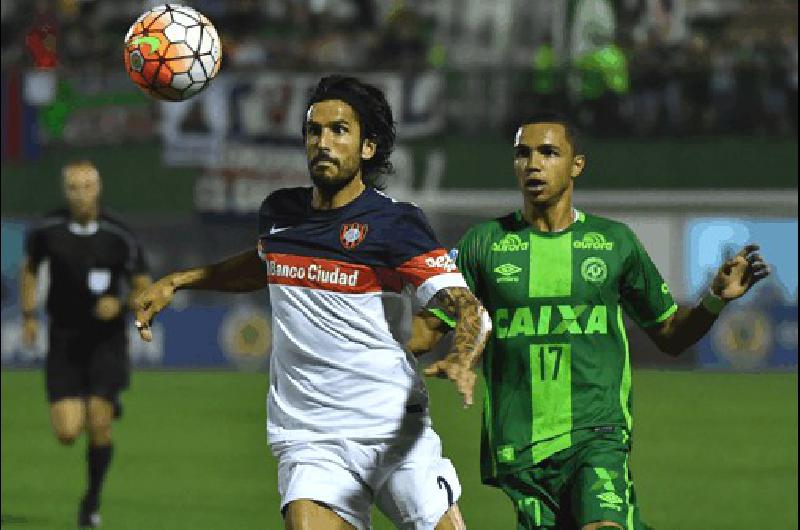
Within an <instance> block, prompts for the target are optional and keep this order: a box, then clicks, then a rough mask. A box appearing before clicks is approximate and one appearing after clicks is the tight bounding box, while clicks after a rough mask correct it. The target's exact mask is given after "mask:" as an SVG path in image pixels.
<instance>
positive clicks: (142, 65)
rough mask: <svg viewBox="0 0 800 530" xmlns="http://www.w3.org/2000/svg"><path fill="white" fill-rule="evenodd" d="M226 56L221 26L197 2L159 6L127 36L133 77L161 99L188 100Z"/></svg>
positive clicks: (127, 61) (127, 57) (127, 58)
mask: <svg viewBox="0 0 800 530" xmlns="http://www.w3.org/2000/svg"><path fill="white" fill-rule="evenodd" d="M221 59H222V50H221V47H220V42H219V36H218V35H217V30H216V29H214V26H213V25H212V24H211V22H210V21H209V20H208V19H207V18H206V17H205V15H203V14H202V13H199V12H198V11H195V10H194V9H192V8H191V7H186V6H180V5H177V4H164V5H160V6H157V7H154V8H153V9H151V10H150V11H147V12H146V13H144V14H143V15H142V16H140V17H139V18H138V19H137V20H136V22H134V23H133V25H132V26H131V29H129V30H128V34H127V35H125V70H126V71H127V72H128V76H129V77H130V78H131V81H133V82H134V83H136V85H137V86H138V87H139V88H141V89H142V90H143V91H144V92H145V93H147V94H149V95H151V96H153V97H155V98H158V99H163V100H167V101H183V100H185V99H189V98H190V97H192V96H194V95H195V94H197V93H198V92H200V91H201V90H203V89H204V88H205V87H207V86H208V84H209V83H210V82H211V80H212V79H213V78H214V76H215V75H217V72H219V65H220V61H221Z"/></svg>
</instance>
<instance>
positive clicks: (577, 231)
mask: <svg viewBox="0 0 800 530" xmlns="http://www.w3.org/2000/svg"><path fill="white" fill-rule="evenodd" d="M457 252H458V254H457V256H456V263H457V264H458V267H459V269H460V270H461V272H462V273H463V275H464V278H465V279H466V281H467V284H468V285H469V286H470V288H471V289H472V290H473V292H474V293H475V294H476V295H477V297H478V298H479V299H480V300H481V302H482V303H483V305H484V306H485V307H486V309H487V310H488V311H489V313H490V314H491V316H492V322H493V325H494V328H493V331H492V334H491V337H490V338H489V341H488V343H487V346H486V349H485V350H484V354H483V373H484V380H485V384H486V388H485V390H486V392H485V396H486V397H485V400H484V420H483V440H482V448H481V453H482V454H481V470H482V476H483V479H484V481H486V482H492V479H493V478H494V477H497V476H498V475H499V474H505V473H509V472H513V471H516V470H519V469H522V468H525V467H529V466H530V465H531V464H535V463H537V462H540V461H541V460H543V459H545V458H547V457H548V456H550V455H552V454H553V453H555V452H557V451H560V450H562V449H565V448H567V447H570V446H571V445H573V444H575V443H577V442H579V441H580V440H582V439H586V438H588V437H591V436H592V434H593V432H594V430H595V429H597V428H602V427H609V426H618V427H620V428H621V430H622V432H623V433H624V434H625V437H626V439H627V436H628V435H629V434H630V430H631V365H630V358H629V352H628V340H627V338H626V335H625V328H624V325H623V320H622V312H623V311H625V312H626V313H627V314H628V315H629V316H630V317H631V318H632V319H633V320H634V321H635V322H636V323H637V324H639V325H640V326H643V327H648V326H653V325H655V324H657V323H659V322H662V321H663V320H665V319H666V318H668V317H669V316H670V315H671V314H673V313H674V312H675V310H676V309H677V306H676V305H675V302H674V301H673V299H672V296H671V294H670V292H669V288H668V287H667V284H666V283H665V282H664V280H663V278H662V277H661V275H660V274H659V272H658V270H657V269H656V266H655V265H654V264H653V262H652V261H651V259H650V257H649V256H648V255H647V252H646V251H645V250H644V248H643V247H642V244H641V243H640V242H639V240H638V239H637V238H636V236H635V235H634V234H633V232H632V231H631V230H630V229H629V228H628V227H627V226H626V225H624V224H622V223H619V222H616V221H612V220H609V219H605V218H602V217H597V216H594V215H588V214H584V213H583V212H578V213H577V220H576V221H575V222H574V223H573V224H572V225H570V227H569V228H567V229H566V230H564V231H562V232H557V233H552V232H539V231H537V230H536V229H534V228H533V227H531V226H530V225H529V224H528V223H527V222H526V221H525V220H524V219H523V217H522V213H521V212H520V211H517V212H515V213H513V214H510V215H507V216H505V217H502V218H499V219H495V220H493V221H488V222H485V223H481V224H479V225H476V226H475V227H473V228H472V229H470V230H469V231H468V232H467V234H466V235H465V236H464V237H463V238H462V240H461V241H460V242H459V244H458V247H457Z"/></svg>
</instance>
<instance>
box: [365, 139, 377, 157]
mask: <svg viewBox="0 0 800 530" xmlns="http://www.w3.org/2000/svg"><path fill="white" fill-rule="evenodd" d="M377 151H378V142H376V141H375V140H374V139H372V138H364V141H363V142H361V159H362V160H369V159H371V158H372V157H373V156H375V153H376V152H377Z"/></svg>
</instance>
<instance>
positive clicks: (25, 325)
mask: <svg viewBox="0 0 800 530" xmlns="http://www.w3.org/2000/svg"><path fill="white" fill-rule="evenodd" d="M37 273H38V270H37V268H36V267H35V266H34V265H33V263H32V262H31V260H30V259H28V258H27V257H26V258H25V260H24V261H23V263H22V271H21V272H20V275H19V278H20V280H19V281H20V289H19V290H20V295H19V299H20V308H21V310H22V340H23V343H24V344H25V345H26V346H32V345H33V344H34V343H35V342H36V335H37V333H38V331H39V319H38V318H37V317H36V281H37Z"/></svg>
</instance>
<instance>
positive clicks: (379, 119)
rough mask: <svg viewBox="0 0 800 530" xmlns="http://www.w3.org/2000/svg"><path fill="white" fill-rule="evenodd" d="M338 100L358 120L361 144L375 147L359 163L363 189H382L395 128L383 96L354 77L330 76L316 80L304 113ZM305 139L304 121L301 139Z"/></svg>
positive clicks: (389, 171)
mask: <svg viewBox="0 0 800 530" xmlns="http://www.w3.org/2000/svg"><path fill="white" fill-rule="evenodd" d="M330 99H339V100H342V101H344V102H345V103H347V104H348V105H350V106H351V107H352V108H353V110H354V111H355V112H356V115H357V116H358V122H359V125H360V127H361V142H362V143H363V141H364V140H365V139H370V140H372V141H374V142H375V145H376V146H377V147H376V149H375V155H374V156H373V157H372V158H370V159H369V160H362V161H361V179H362V180H363V181H364V185H366V186H369V187H373V188H377V189H383V182H382V178H381V177H382V176H383V175H386V174H388V173H391V172H392V171H393V168H392V163H391V162H390V161H389V156H390V155H391V153H392V149H393V148H394V139H395V128H394V119H393V118H392V109H391V108H390V107H389V103H388V102H387V101H386V96H384V95H383V92H382V91H381V90H380V89H379V88H377V87H375V86H373V85H370V84H367V83H363V82H361V81H359V80H358V79H356V78H355V77H346V76H342V75H330V76H328V77H323V78H322V79H320V81H319V83H318V84H317V86H316V87H315V88H314V90H313V91H312V92H311V95H310V96H309V98H308V104H307V105H306V113H307V112H308V109H309V108H311V105H313V104H314V103H317V102H320V101H325V100H330ZM305 137H306V126H305V119H304V120H303V138H304V139H305Z"/></svg>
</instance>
